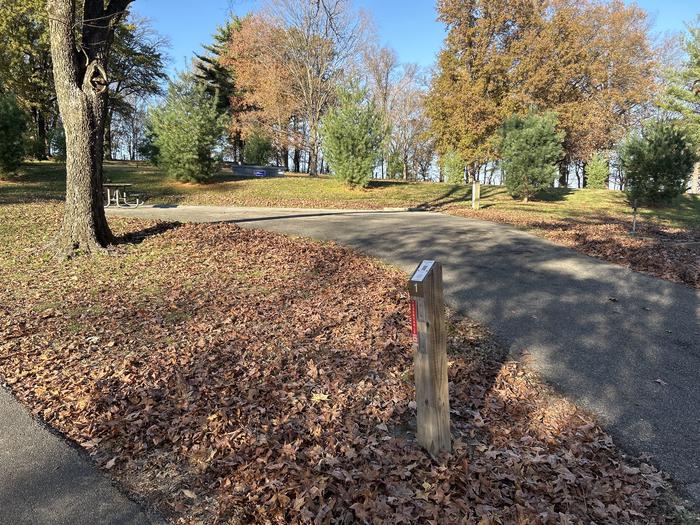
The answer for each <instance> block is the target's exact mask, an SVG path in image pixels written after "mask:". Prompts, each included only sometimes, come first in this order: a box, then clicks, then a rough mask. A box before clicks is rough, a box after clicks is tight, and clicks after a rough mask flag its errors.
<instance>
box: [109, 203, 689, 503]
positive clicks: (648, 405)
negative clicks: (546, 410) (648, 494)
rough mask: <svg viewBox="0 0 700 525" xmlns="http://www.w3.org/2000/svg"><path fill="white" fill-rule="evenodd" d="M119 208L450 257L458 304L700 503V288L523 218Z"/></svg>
mask: <svg viewBox="0 0 700 525" xmlns="http://www.w3.org/2000/svg"><path fill="white" fill-rule="evenodd" d="M109 213H110V214H119V215H125V216H136V217H148V218H158V219H162V220H177V221H192V222H203V221H234V222H236V223H238V224H240V225H241V226H246V227H254V228H264V229H268V230H274V231H278V232H282V233H286V234H294V235H299V236H305V237H313V238H316V239H324V240H335V241H338V242H340V243H342V244H345V245H349V246H353V247H356V248H358V249H360V250H361V251H363V252H366V253H368V254H371V255H373V256H376V257H379V258H380V259H383V260H385V261H387V262H390V263H394V264H396V265H398V266H401V267H402V268H404V269H405V270H407V271H411V270H413V269H414V268H415V266H416V265H417V263H418V262H420V260H421V259H436V260H439V261H440V262H442V263H443V265H444V279H445V293H446V297H447V300H448V302H449V303H450V305H451V306H453V307H454V308H456V309H458V310H459V311H461V312H463V313H466V314H468V315H469V316H471V317H472V318H474V319H476V320H478V321H481V322H483V323H485V324H487V325H488V326H489V327H490V328H491V329H492V331H494V332H495V334H496V336H497V338H498V339H499V340H500V342H501V343H502V344H505V345H507V347H508V348H509V349H510V351H511V354H512V355H513V356H521V355H523V352H525V355H528V361H529V362H530V364H531V365H532V366H533V367H534V368H535V369H536V370H537V371H538V372H539V373H540V375H541V376H542V377H543V378H545V379H546V380H547V381H548V382H549V383H550V384H552V385H554V386H555V387H556V388H557V389H558V390H559V391H560V392H562V393H563V394H565V395H566V396H567V397H568V398H569V399H571V400H572V401H574V402H576V403H577V404H579V405H580V406H582V407H584V408H586V409H589V410H590V411H592V412H593V413H595V414H596V415H597V416H598V418H599V421H601V423H602V424H603V425H604V426H605V427H606V429H607V430H608V431H609V432H610V433H611V434H612V436H613V438H614V439H615V441H616V442H617V443H618V444H619V445H621V446H622V448H623V449H624V450H626V451H627V452H628V453H631V454H641V453H646V454H649V455H650V456H651V458H652V460H653V462H655V463H656V464H657V465H658V466H659V467H661V468H662V469H663V470H665V471H667V472H668V473H670V474H671V475H672V476H673V477H674V478H675V480H676V482H677V483H678V485H679V486H680V488H681V489H682V490H684V491H685V492H686V494H687V495H689V496H690V497H691V498H692V499H693V500H695V502H696V503H697V504H700V385H699V383H698V380H699V379H700V322H699V319H700V292H698V291H697V290H694V289H690V288H688V287H685V286H683V285H679V284H674V283H670V282H666V281H663V280H660V279H656V278H652V277H647V276H645V275H642V274H639V273H635V272H632V271H629V270H627V269H625V268H622V267H620V266H617V265H613V264H609V263H605V262H601V261H598V260H596V259H592V258H590V257H587V256H585V255H580V254H577V253H575V252H573V251H571V250H568V249H566V248H562V247H559V246H556V245H554V244H552V243H550V242H548V241H546V240H543V239H540V238H537V237H534V236H532V235H529V234H526V233H524V232H521V231H518V230H516V229H514V228H511V227H507V226H503V225H498V224H494V223H491V222H485V221H478V220H470V219H463V218H458V217H451V216H447V215H442V214H437V213H428V212H390V211H384V212H359V211H338V210H335V211H332V210H281V209H265V208H259V209H254V208H220V207H184V206H181V207H163V208H150V207H144V208H139V209H134V210H109Z"/></svg>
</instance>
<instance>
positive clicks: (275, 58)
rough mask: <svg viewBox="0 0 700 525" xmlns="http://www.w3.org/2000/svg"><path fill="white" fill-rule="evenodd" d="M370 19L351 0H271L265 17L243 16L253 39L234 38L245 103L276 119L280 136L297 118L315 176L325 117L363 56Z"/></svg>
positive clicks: (296, 126)
mask: <svg viewBox="0 0 700 525" xmlns="http://www.w3.org/2000/svg"><path fill="white" fill-rule="evenodd" d="M365 24H366V22H365V20H364V18H363V17H362V16H358V15H357V14H356V13H355V12H354V11H353V10H352V8H351V4H350V0H302V1H296V0H269V1H268V3H267V7H266V8H265V10H264V14H263V15H262V16H260V17H251V18H249V19H247V20H244V21H243V26H244V27H243V29H242V33H244V32H245V33H244V34H247V35H249V38H248V37H245V36H243V34H241V35H238V36H237V37H236V38H234V39H233V43H232V45H233V49H232V53H231V59H232V64H233V69H234V71H235V72H236V75H237V79H238V81H239V84H240V87H241V88H242V90H243V92H244V95H243V99H244V103H245V104H247V105H249V106H252V107H255V108H257V109H258V110H259V113H258V114H257V116H258V117H264V119H263V121H266V122H268V123H274V126H275V128H276V129H275V130H274V131H275V133H274V134H275V135H279V134H286V133H288V132H289V131H290V130H289V129H288V128H289V126H288V124H289V122H294V126H293V128H294V129H293V130H292V131H293V132H294V131H296V136H298V137H300V138H302V142H303V146H304V149H305V150H306V151H307V153H308V158H309V173H310V174H311V175H316V174H317V173H318V171H319V169H318V168H319V165H318V164H319V163H318V158H319V128H320V123H321V118H322V117H323V115H324V113H325V112H326V110H327V109H328V107H329V105H330V103H331V102H332V100H333V97H334V96H335V93H336V88H337V86H338V82H339V80H340V79H341V78H343V76H344V75H345V74H346V73H347V71H348V70H349V69H350V68H351V65H352V63H353V61H354V60H355V59H356V58H357V56H358V53H359V51H360V49H361V47H362V44H363V39H364V37H365ZM246 26H247V29H246ZM255 28H257V30H256V29H255ZM256 72H257V74H256ZM285 113H286V114H285ZM270 134H271V135H273V134H272V133H270Z"/></svg>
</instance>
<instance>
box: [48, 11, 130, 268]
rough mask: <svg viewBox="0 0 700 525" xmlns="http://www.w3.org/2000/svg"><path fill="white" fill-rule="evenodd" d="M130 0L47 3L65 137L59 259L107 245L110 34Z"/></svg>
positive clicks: (57, 91) (99, 249) (112, 32)
mask: <svg viewBox="0 0 700 525" xmlns="http://www.w3.org/2000/svg"><path fill="white" fill-rule="evenodd" d="M130 2H131V0H111V1H110V2H109V3H105V2H104V1H103V0H83V1H82V2H77V1H75V0H47V3H46V8H47V12H48V17H49V30H50V40H51V57H52V60H53V74H54V83H55V87H56V95H57V97H58V106H59V109H60V112H61V118H62V121H63V126H64V128H65V133H66V148H67V152H66V153H67V158H66V172H67V178H66V204H65V213H64V216H63V222H62V224H61V228H60V230H59V232H58V234H57V238H56V242H57V246H58V250H59V254H61V255H62V256H71V255H74V254H75V253H76V252H77V251H82V252H94V251H101V250H103V249H104V247H105V246H106V245H107V244H108V243H109V242H111V240H112V232H111V231H110V229H109V226H108V225H107V219H106V217H105V212H104V206H103V197H102V157H103V145H104V127H105V115H106V109H107V86H108V84H109V78H108V77H107V64H108V59H109V51H110V46H111V43H112V38H113V36H114V29H115V27H116V25H117V24H118V23H119V21H120V20H121V19H122V17H123V16H124V15H125V14H126V11H125V10H126V8H127V7H128V5H129V3H130Z"/></svg>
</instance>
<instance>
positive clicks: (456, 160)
mask: <svg viewBox="0 0 700 525" xmlns="http://www.w3.org/2000/svg"><path fill="white" fill-rule="evenodd" d="M440 164H441V165H442V171H443V173H444V174H445V180H446V181H447V182H449V183H450V184H463V183H464V182H465V180H464V160H462V157H461V156H460V155H459V153H457V152H456V151H455V150H449V151H448V152H447V153H445V154H444V155H443V156H442V157H441V158H440Z"/></svg>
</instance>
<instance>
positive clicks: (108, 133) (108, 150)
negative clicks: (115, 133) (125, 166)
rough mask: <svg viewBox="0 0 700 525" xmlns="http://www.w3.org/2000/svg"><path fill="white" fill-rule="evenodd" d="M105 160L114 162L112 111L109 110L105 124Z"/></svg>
mask: <svg viewBox="0 0 700 525" xmlns="http://www.w3.org/2000/svg"><path fill="white" fill-rule="evenodd" d="M104 129H105V132H104V158H106V159H108V160H112V159H113V158H114V157H113V152H112V110H111V109H108V110H107V112H106V117H105V123H104Z"/></svg>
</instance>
